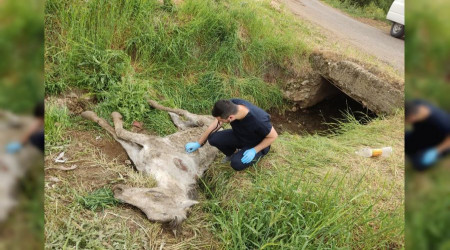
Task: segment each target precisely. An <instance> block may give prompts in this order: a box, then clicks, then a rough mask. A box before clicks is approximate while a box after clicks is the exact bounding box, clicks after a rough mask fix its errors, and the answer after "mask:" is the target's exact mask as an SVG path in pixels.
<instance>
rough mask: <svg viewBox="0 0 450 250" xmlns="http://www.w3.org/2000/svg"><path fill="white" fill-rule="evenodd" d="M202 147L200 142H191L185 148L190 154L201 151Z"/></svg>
mask: <svg viewBox="0 0 450 250" xmlns="http://www.w3.org/2000/svg"><path fill="white" fill-rule="evenodd" d="M200 147H201V145H200V143H198V142H189V143H186V146H184V148H185V149H186V152H188V153H192V152H194V151H195V150H197V149H199V148H200Z"/></svg>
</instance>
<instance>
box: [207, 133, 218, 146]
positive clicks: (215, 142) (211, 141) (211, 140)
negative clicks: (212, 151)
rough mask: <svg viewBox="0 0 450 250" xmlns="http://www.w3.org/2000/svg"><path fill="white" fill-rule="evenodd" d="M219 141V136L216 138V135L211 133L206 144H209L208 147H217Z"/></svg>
mask: <svg viewBox="0 0 450 250" xmlns="http://www.w3.org/2000/svg"><path fill="white" fill-rule="evenodd" d="M219 141H220V140H219V136H217V133H213V134H212V135H210V136H209V137H208V142H209V145H211V146H215V147H216V146H217V145H219V143H220V142H219Z"/></svg>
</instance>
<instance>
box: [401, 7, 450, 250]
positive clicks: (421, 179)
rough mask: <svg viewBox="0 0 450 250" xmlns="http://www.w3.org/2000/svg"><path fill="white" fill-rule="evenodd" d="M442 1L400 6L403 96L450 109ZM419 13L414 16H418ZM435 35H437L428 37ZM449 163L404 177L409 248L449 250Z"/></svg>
mask: <svg viewBox="0 0 450 250" xmlns="http://www.w3.org/2000/svg"><path fill="white" fill-rule="evenodd" d="M449 7H450V3H449V2H448V1H436V2H432V3H431V4H430V3H429V2H426V1H412V2H410V3H409V4H407V5H406V11H407V13H408V15H406V22H407V23H408V25H407V26H406V32H407V34H408V42H407V43H406V44H405V46H406V51H407V53H406V58H405V59H406V60H405V62H406V77H407V82H408V88H406V92H405V95H406V97H407V98H409V99H412V98H426V99H427V100H429V101H431V102H433V103H435V104H437V105H438V106H439V107H441V108H443V109H445V110H447V111H450V99H449V98H448V93H450V84H449V82H450V68H449V66H450V64H449V58H450V48H449V46H448V44H449V42H450V32H449V30H450V22H449V17H448V15H447V14H446V10H447V9H448V8H449ZM419 17H420V18H419ZM436 36H439V39H432V38H433V37H436ZM449 166H450V161H449V159H448V157H447V159H445V160H443V161H441V162H440V163H439V164H437V166H434V167H433V169H431V170H429V171H426V172H422V173H417V172H415V171H413V170H412V169H408V170H407V173H408V175H407V176H406V193H407V204H406V208H407V210H406V226H407V230H406V233H405V235H406V239H407V243H408V244H407V246H408V248H409V249H449V247H450V241H449V237H450V235H449V230H448V228H449V227H450V214H449V212H448V208H449V203H448V197H449V194H450V189H449V185H448V183H449V182H448V180H449V178H450V172H449V169H450V168H449Z"/></svg>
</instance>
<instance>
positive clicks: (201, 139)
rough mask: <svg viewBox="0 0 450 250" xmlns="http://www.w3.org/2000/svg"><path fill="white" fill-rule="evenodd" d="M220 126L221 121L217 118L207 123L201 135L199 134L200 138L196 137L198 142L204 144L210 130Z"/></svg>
mask: <svg viewBox="0 0 450 250" xmlns="http://www.w3.org/2000/svg"><path fill="white" fill-rule="evenodd" d="M220 126H222V123H221V122H219V121H218V120H217V119H216V120H214V121H213V122H212V123H211V124H209V127H208V128H207V129H206V130H205V132H203V134H202V136H200V139H198V143H200V145H203V144H205V143H206V140H208V136H209V135H210V134H211V132H212V131H213V130H215V129H218V128H220Z"/></svg>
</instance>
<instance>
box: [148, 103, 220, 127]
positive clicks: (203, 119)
mask: <svg viewBox="0 0 450 250" xmlns="http://www.w3.org/2000/svg"><path fill="white" fill-rule="evenodd" d="M148 103H149V104H150V106H152V107H153V108H155V109H159V110H163V111H167V112H172V113H175V114H177V115H179V116H184V117H186V119H187V120H188V121H187V122H185V125H187V126H188V127H201V126H203V125H205V124H209V123H210V122H212V117H208V116H204V115H196V114H192V113H190V112H189V111H187V110H184V109H174V108H168V107H164V106H162V105H161V104H159V103H157V102H156V101H153V100H148ZM175 125H176V124H175Z"/></svg>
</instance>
